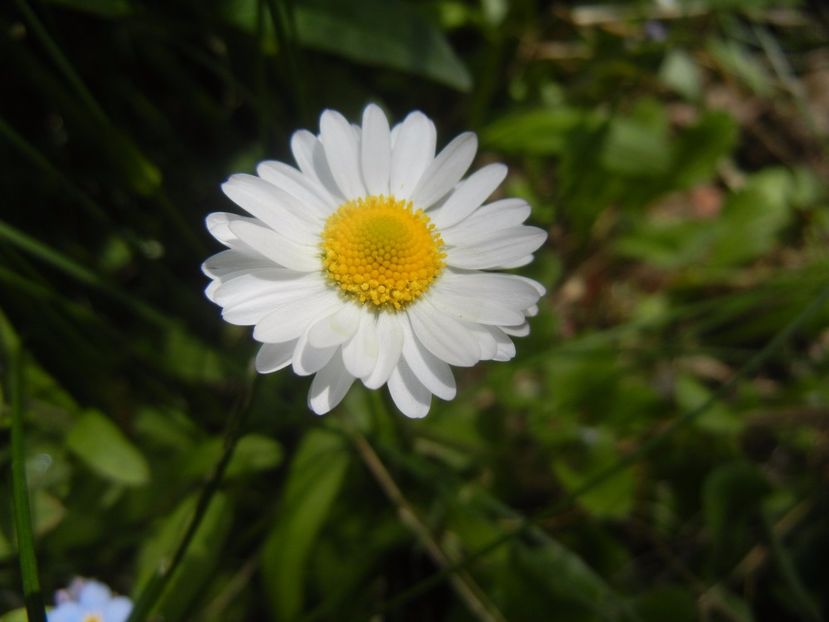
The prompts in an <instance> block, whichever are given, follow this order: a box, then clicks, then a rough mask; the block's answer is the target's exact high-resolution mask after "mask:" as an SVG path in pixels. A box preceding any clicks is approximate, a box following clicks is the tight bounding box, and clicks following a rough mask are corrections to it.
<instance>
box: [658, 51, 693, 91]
mask: <svg viewBox="0 0 829 622" xmlns="http://www.w3.org/2000/svg"><path fill="white" fill-rule="evenodd" d="M659 79H660V80H661V81H662V82H663V83H664V84H665V85H666V86H668V87H670V88H672V89H673V90H675V91H676V92H677V93H679V94H680V95H682V96H683V97H684V98H685V99H690V100H696V99H697V98H698V97H699V95H700V92H701V89H702V85H701V78H700V75H699V69H698V68H697V64H696V63H695V62H694V59H693V58H692V57H691V55H690V54H688V52H686V51H685V50H681V49H673V50H670V51H669V52H668V54H667V55H666V56H665V60H664V61H662V66H661V67H660V68H659Z"/></svg>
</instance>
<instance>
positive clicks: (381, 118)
mask: <svg viewBox="0 0 829 622" xmlns="http://www.w3.org/2000/svg"><path fill="white" fill-rule="evenodd" d="M360 152H361V153H360V163H361V165H362V169H363V181H364V182H365V184H366V190H368V193H369V194H388V193H389V169H390V168H391V136H390V131H389V121H388V119H386V115H385V114H383V111H382V110H380V108H379V106H375V105H374V104H369V105H368V106H366V109H365V110H364V111H363V134H362V140H361V141H360Z"/></svg>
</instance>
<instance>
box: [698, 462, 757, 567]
mask: <svg viewBox="0 0 829 622" xmlns="http://www.w3.org/2000/svg"><path fill="white" fill-rule="evenodd" d="M770 490H771V486H770V485H769V483H768V480H767V479H766V477H765V476H764V475H763V473H762V472H761V471H760V469H759V468H758V467H757V466H755V465H753V464H751V463H749V462H733V463H730V464H725V465H723V466H720V467H718V468H717V469H715V470H714V471H713V472H712V473H711V474H710V475H709V476H708V478H707V479H706V480H705V485H704V487H703V492H702V497H703V498H702V501H703V509H704V512H705V524H706V527H707V529H708V533H709V538H710V542H711V557H710V563H711V565H712V570H713V571H714V572H715V573H716V572H718V571H723V570H726V569H728V568H731V567H733V565H734V564H735V563H736V562H737V561H739V559H740V558H741V557H742V556H743V555H745V553H746V551H748V549H749V548H750V547H751V545H752V544H753V543H754V542H755V541H756V538H755V537H754V527H755V523H758V522H759V520H760V517H761V514H760V512H761V506H762V503H763V499H765V498H766V496H767V495H768V493H769V492H770Z"/></svg>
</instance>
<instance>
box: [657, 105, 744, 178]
mask: <svg viewBox="0 0 829 622" xmlns="http://www.w3.org/2000/svg"><path fill="white" fill-rule="evenodd" d="M738 135H739V128H738V126H737V122H736V121H735V120H734V117H732V116H731V115H730V114H728V113H727V112H722V111H719V110H712V111H709V112H705V113H703V115H702V116H701V118H700V119H699V121H698V122H697V123H696V124H694V125H692V126H691V127H689V128H687V129H685V130H684V131H682V133H681V134H680V135H679V137H678V138H677V140H676V141H675V143H674V153H673V157H674V161H673V167H672V168H673V172H672V175H671V178H672V181H673V184H674V185H675V186H676V187H677V188H691V187H692V186H695V185H696V184H699V183H702V182H705V181H708V180H709V179H711V177H712V176H713V175H714V173H715V172H716V170H717V167H718V166H719V164H720V162H721V161H722V159H723V158H725V157H726V156H727V155H728V154H730V153H731V151H732V150H733V149H734V146H735V145H736V143H737V138H738Z"/></svg>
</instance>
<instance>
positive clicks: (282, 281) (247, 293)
mask: <svg viewBox="0 0 829 622" xmlns="http://www.w3.org/2000/svg"><path fill="white" fill-rule="evenodd" d="M321 284H322V279H320V278H319V277H318V276H317V275H316V274H308V273H307V272H296V271H294V270H286V269H285V268H276V267H274V266H273V264H271V267H269V268H257V269H252V270H246V271H244V272H236V273H233V274H228V275H227V276H225V277H224V278H223V279H222V280H221V285H220V286H219V287H218V288H217V289H216V292H215V299H216V302H217V303H218V304H220V305H230V304H234V303H236V302H240V301H242V300H248V299H250V298H255V297H257V296H264V295H267V294H270V293H275V292H279V293H290V292H292V291H294V290H300V291H301V292H302V291H304V290H306V289H307V288H309V287H319V285H321Z"/></svg>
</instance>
